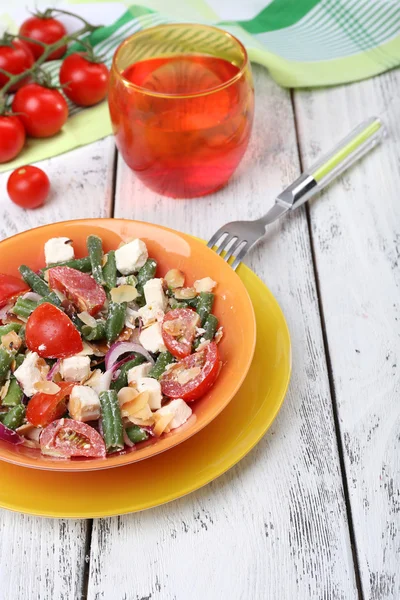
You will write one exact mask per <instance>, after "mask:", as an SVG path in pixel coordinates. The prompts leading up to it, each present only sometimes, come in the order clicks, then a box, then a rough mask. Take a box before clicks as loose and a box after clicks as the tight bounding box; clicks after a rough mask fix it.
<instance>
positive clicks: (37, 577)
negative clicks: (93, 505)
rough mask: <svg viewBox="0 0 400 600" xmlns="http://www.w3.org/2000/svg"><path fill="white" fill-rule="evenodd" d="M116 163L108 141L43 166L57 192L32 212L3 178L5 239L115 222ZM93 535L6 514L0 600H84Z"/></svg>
mask: <svg viewBox="0 0 400 600" xmlns="http://www.w3.org/2000/svg"><path fill="white" fill-rule="evenodd" d="M113 160H114V144H113V142H112V140H111V139H105V140H101V141H99V142H96V143H95V144H92V145H91V146H90V150H89V148H81V149H79V150H76V151H74V152H71V153H69V154H64V155H63V156H60V157H57V158H55V159H52V160H48V161H43V162H42V163H40V167H41V168H42V169H44V170H45V171H46V173H47V174H48V175H49V177H50V180H51V183H52V188H53V192H52V195H51V198H50V199H49V201H48V203H47V204H46V205H45V206H44V207H42V208H39V209H36V210H30V211H25V210H22V209H20V208H19V207H17V206H15V205H14V204H12V203H11V202H10V200H9V198H8V196H7V194H6V181H7V177H8V174H7V173H5V174H2V175H1V176H0V237H1V239H3V238H4V237H7V236H10V235H13V234H15V233H18V232H20V231H24V230H25V229H30V228H31V227H36V226H38V225H44V224H46V223H52V222H57V221H63V220H67V219H78V218H83V217H99V216H102V217H106V216H110V214H111V194H112V185H111V181H112V171H113V168H112V167H113ZM0 485H1V482H0ZM23 493H24V489H23V487H21V494H23ZM71 493H73V490H71ZM87 533H88V523H87V522H86V521H72V520H71V521H68V520H67V521H63V520H55V519H54V520H51V519H41V518H38V517H30V516H24V515H19V514H14V513H11V512H8V511H5V510H0V600H10V599H11V598H15V600H50V599H51V600H78V599H79V598H81V593H82V589H83V585H84V582H83V576H84V569H85V564H86V563H85V554H86V542H87V541H89V540H87Z"/></svg>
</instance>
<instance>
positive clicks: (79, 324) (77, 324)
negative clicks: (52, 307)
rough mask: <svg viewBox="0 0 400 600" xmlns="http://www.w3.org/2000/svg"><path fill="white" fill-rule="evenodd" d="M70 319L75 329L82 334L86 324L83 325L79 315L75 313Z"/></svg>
mask: <svg viewBox="0 0 400 600" xmlns="http://www.w3.org/2000/svg"><path fill="white" fill-rule="evenodd" d="M70 319H71V321H72V322H73V324H74V325H75V327H76V328H77V330H78V331H79V333H82V329H83V326H84V323H83V321H81V320H80V318H79V317H78V315H77V314H76V313H75V312H73V313H71V315H70Z"/></svg>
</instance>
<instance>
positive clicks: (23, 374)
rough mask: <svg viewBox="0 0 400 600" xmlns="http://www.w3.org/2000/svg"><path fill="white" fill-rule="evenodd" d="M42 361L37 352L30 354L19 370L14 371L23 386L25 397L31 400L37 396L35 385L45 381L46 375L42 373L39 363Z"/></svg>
mask: <svg viewBox="0 0 400 600" xmlns="http://www.w3.org/2000/svg"><path fill="white" fill-rule="evenodd" d="M39 360H40V357H39V355H38V354H37V352H29V353H28V354H27V356H26V358H25V360H24V362H23V363H22V365H21V366H20V367H18V369H16V370H15V371H14V377H15V379H16V380H17V381H18V383H19V384H20V385H21V387H22V389H23V391H24V394H25V396H28V398H30V397H31V396H33V395H34V394H36V392H37V390H36V389H35V387H34V386H35V383H39V381H45V379H46V375H45V373H44V372H41V370H40V368H39V364H38V361H39Z"/></svg>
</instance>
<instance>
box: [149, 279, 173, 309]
mask: <svg viewBox="0 0 400 600" xmlns="http://www.w3.org/2000/svg"><path fill="white" fill-rule="evenodd" d="M143 292H144V297H145V300H146V304H149V305H155V306H159V307H160V308H161V309H162V310H165V309H166V308H167V303H168V298H167V297H166V295H165V294H164V290H163V280H162V279H157V278H156V279H150V280H149V281H147V282H146V283H145V284H144V286H143Z"/></svg>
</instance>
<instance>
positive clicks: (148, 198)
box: [88, 68, 356, 600]
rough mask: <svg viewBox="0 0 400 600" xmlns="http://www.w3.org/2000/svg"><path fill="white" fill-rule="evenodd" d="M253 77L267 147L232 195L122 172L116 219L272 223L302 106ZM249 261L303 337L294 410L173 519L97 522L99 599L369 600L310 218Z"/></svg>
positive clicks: (190, 226)
mask: <svg viewBox="0 0 400 600" xmlns="http://www.w3.org/2000/svg"><path fill="white" fill-rule="evenodd" d="M254 71H255V75H256V88H257V99H258V104H257V111H256V122H255V129H254V137H253V140H252V143H251V148H250V149H249V152H248V153H247V156H246V159H245V161H244V163H243V165H242V166H241V168H240V169H239V172H238V173H237V175H236V176H235V177H234V179H233V180H232V182H231V183H230V185H229V186H228V187H227V188H226V189H224V190H221V191H220V192H219V193H217V194H215V195H213V196H210V197H205V198H201V199H195V200H188V201H185V200H179V201H176V200H170V199H167V198H161V197H159V196H157V195H155V194H153V193H152V192H150V191H148V190H145V189H144V187H143V186H142V185H141V184H140V183H139V182H138V181H137V180H136V179H135V176H134V175H133V174H132V173H131V172H130V171H129V169H127V168H126V166H124V164H123V163H122V161H120V162H119V168H118V177H117V194H116V210H115V213H116V216H120V217H121V216H123V217H126V218H135V219H143V220H146V221H153V222H156V223H161V224H163V225H167V226H170V227H174V228H176V229H181V230H183V231H187V232H190V233H193V234H196V235H199V236H202V237H209V236H210V234H211V233H213V231H215V229H216V228H217V227H219V226H220V225H222V224H223V223H224V222H226V221H229V220H232V219H234V218H240V217H256V216H259V215H261V214H262V213H264V212H266V210H267V208H268V207H269V206H270V205H271V203H272V200H273V198H274V196H275V194H277V193H278V192H279V191H280V190H281V189H282V188H283V187H284V186H285V185H287V184H288V183H289V182H290V181H291V180H292V179H293V178H295V177H296V176H297V174H298V171H299V167H298V158H297V145H296V137H295V131H294V124H293V114H292V108H291V102H290V96H289V94H288V92H286V91H285V90H282V89H280V88H279V87H278V86H277V85H276V84H275V83H273V82H272V81H271V80H270V79H269V78H268V76H267V74H266V72H265V71H264V70H263V69H261V68H255V69H254ZM248 262H249V264H250V266H251V267H252V268H254V270H255V271H256V272H257V273H258V274H259V275H260V276H261V277H262V278H263V279H264V280H265V281H266V282H267V283H268V285H269V286H270V287H271V288H272V290H273V291H274V293H275V294H276V296H277V297H278V299H279V301H280V303H281V305H282V307H283V310H284V311H285V314H286V316H287V319H288V322H289V327H290V330H291V334H292V339H293V376H292V381H291V386H290V390H289V393H288V396H287V398H286V401H285V403H284V406H283V408H282V411H281V413H280V415H279V417H278V419H277V420H276V422H275V423H274V425H273V427H272V428H271V430H270V432H269V433H268V434H267V435H266V436H265V437H264V439H263V440H262V441H261V442H260V443H259V444H258V446H257V448H256V449H255V450H254V451H253V452H252V453H251V454H250V455H249V456H247V457H246V458H245V459H244V460H242V461H241V462H240V464H239V465H237V466H236V467H235V468H234V469H232V470H231V471H230V472H228V473H227V474H225V475H224V476H222V477H221V478H219V479H218V480H217V481H215V482H214V483H212V484H210V485H209V486H207V487H205V488H203V489H202V490H200V491H198V492H196V493H194V494H191V495H190V496H188V497H186V498H183V499H181V500H178V501H176V502H174V503H171V504H169V505H166V506H164V507H159V508H157V509H153V510H150V511H147V512H144V513H140V514H137V515H132V516H126V517H121V518H117V519H104V520H96V521H95V522H94V529H93V537H92V548H91V567H90V579H89V588H88V597H89V598H90V599H92V600H93V599H96V600H99V599H101V598H104V599H108V598H113V597H116V596H118V598H138V599H142V600H144V599H145V598H150V597H151V598H152V599H155V598H162V599H163V600H173V599H176V600H187V599H188V598H190V599H191V600H200V599H201V600H203V598H207V600H217V599H220V598H230V599H231V600H239V599H246V600H247V599H249V600H250V599H261V598H277V599H278V598H279V600H289V599H290V600H293V599H294V598H296V599H303V600H309V599H310V598H316V599H317V598H318V599H319V600H320V599H326V600H328V599H329V600H333V599H335V600H338V599H343V600H344V599H348V598H355V597H356V587H355V578H354V570H353V562H352V555H351V549H350V542H349V535H348V527H347V520H346V509H345V506H344V502H343V491H342V485H341V475H340V468H339V461H338V454H337V446H336V438H335V434H334V426H333V417H332V408H331V399H330V394H329V386H328V379H327V372H326V365H325V356H324V350H323V343H322V336H321V325H320V320H319V315H318V304H317V296H316V290H315V284H314V276H313V269H312V261H311V254H310V247H309V234H308V228H307V221H306V218H305V213H304V212H303V210H300V211H298V212H297V214H293V215H292V216H291V217H290V218H288V219H286V220H285V221H282V222H281V223H279V224H278V225H276V226H274V227H271V230H270V232H269V235H268V237H267V239H266V240H265V242H264V243H263V244H261V245H260V246H259V247H258V249H256V250H255V251H254V252H253V253H252V255H251V256H250V257H249V261H248ZM149 475H150V476H151V473H150V474H149ZM116 590H118V594H117V593H116Z"/></svg>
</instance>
